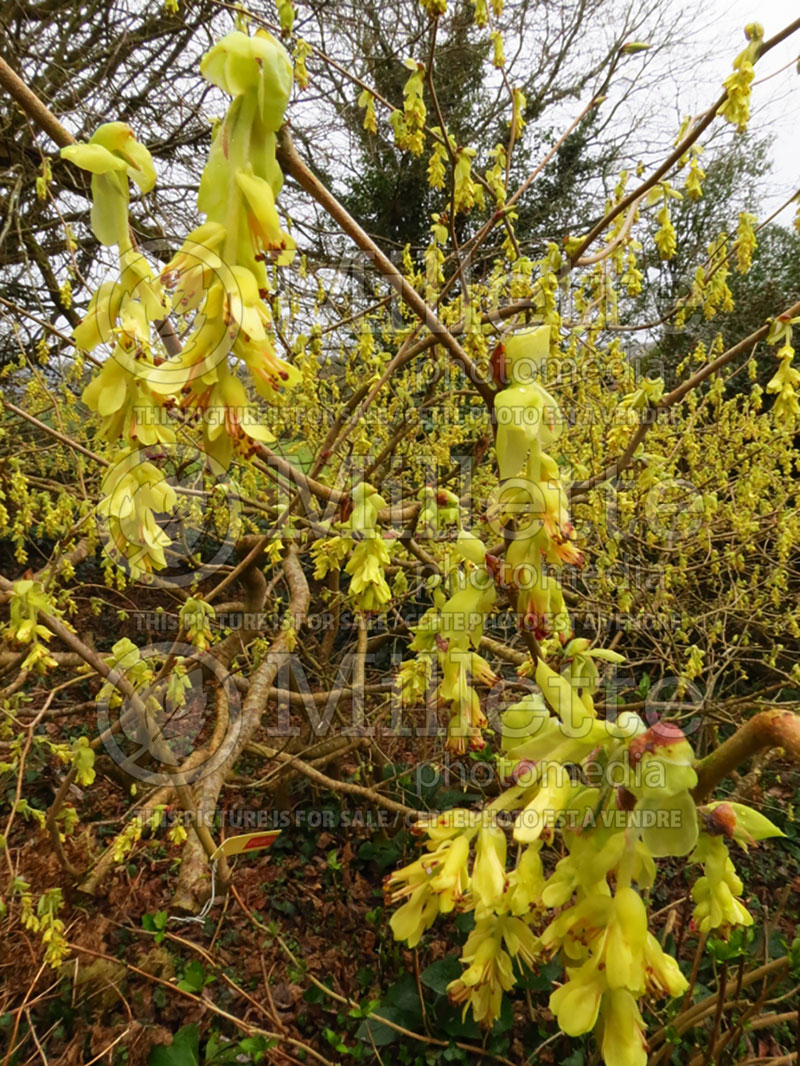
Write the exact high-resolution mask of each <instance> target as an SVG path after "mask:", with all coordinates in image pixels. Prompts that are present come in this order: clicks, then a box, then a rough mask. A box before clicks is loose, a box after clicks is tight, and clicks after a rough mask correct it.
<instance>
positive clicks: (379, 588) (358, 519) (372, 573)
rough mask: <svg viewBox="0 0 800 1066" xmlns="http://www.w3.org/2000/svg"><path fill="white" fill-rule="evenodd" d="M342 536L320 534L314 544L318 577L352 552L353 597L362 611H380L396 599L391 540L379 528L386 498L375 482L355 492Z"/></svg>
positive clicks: (349, 567) (362, 484) (349, 565)
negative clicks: (390, 577) (389, 573)
mask: <svg viewBox="0 0 800 1066" xmlns="http://www.w3.org/2000/svg"><path fill="white" fill-rule="evenodd" d="M348 507H350V508H352V510H350V514H349V516H348V518H347V519H346V520H345V521H343V522H342V523H341V527H342V530H343V535H342V536H334V537H328V538H325V537H320V538H318V539H317V540H315V541H314V543H313V545H312V546H311V556H312V558H313V559H314V563H315V570H314V576H315V577H316V578H321V577H325V575H326V574H327V573H328V572H329V571H331V570H336V569H338V568H339V567H340V566H341V564H342V562H343V561H344V560H345V559H346V558H347V556H348V555H349V556H350V558H349V559H348V561H347V564H346V566H345V568H344V569H345V572H346V573H347V574H349V575H350V587H349V594H350V599H351V600H352V601H353V604H354V605H355V606H356V608H357V609H358V610H359V611H380V610H382V609H383V608H384V607H385V606H386V604H387V603H388V602H389V600H390V599H391V598H392V593H391V590H390V589H389V586H388V584H387V583H386V576H385V574H384V571H385V569H386V567H387V566H388V565H389V563H390V561H391V549H390V542H389V541H387V540H385V539H384V537H383V534H382V532H381V530H380V529H379V527H378V513H379V512H380V511H381V510H383V509H384V508H385V507H386V501H385V500H384V498H383V497H382V496H381V495H380V494H379V493H378V490H377V489H375V488H373V486H372V485H369V484H367V482H365V481H362V482H360V483H359V484H358V485H356V486H355V488H354V489H353V491H352V493H351V499H350V501H349V502H348Z"/></svg>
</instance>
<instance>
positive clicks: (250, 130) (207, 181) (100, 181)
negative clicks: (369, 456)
mask: <svg viewBox="0 0 800 1066" xmlns="http://www.w3.org/2000/svg"><path fill="white" fill-rule="evenodd" d="M201 71H202V73H203V75H204V76H205V77H206V78H207V80H208V81H210V82H211V83H212V84H214V85H216V86H218V87H219V88H221V89H222V90H223V91H225V92H227V93H229V94H230V95H231V96H232V97H233V101H232V103H231V106H230V108H229V109H228V113H227V115H226V116H225V119H224V120H223V122H222V123H221V124H220V125H219V127H218V129H217V131H216V135H215V137H214V139H213V143H212V147H211V153H210V156H209V160H208V163H207V165H206V167H205V170H204V172H203V177H202V180H201V184H200V190H199V194H198V208H199V210H200V211H201V212H205V214H206V216H207V221H206V222H205V223H204V224H203V225H201V226H199V227H198V228H197V229H195V230H194V231H192V233H190V234H189V236H188V237H187V238H186V240H185V241H184V243H183V245H182V247H181V249H180V250H179V252H178V253H177V254H176V255H175V256H174V257H173V259H172V260H171V261H170V262H169V263H168V264H167V266H166V267H165V268H164V269H163V271H162V273H161V276H160V277H156V276H154V275H153V273H152V271H151V269H150V266H149V264H148V263H147V260H146V258H145V257H144V255H142V254H141V253H140V252H139V251H138V249H137V248H136V247H135V245H134V243H133V240H132V237H131V234H130V231H129V227H128V206H129V179H132V180H133V181H135V182H136V183H137V185H138V186H139V188H140V190H141V191H142V192H148V191H149V190H150V189H152V187H153V185H154V183H155V179H156V174H155V169H154V167H153V162H152V159H151V156H150V153H149V152H148V150H147V149H146V148H145V147H144V146H143V145H141V144H139V143H138V142H137V141H136V139H135V137H134V135H133V132H132V131H131V129H130V127H128V126H127V125H126V124H125V123H122V122H111V123H107V124H105V125H104V126H101V127H100V128H99V129H98V130H97V132H96V133H95V134H94V136H93V137H92V138H91V140H90V141H89V143H88V144H78V145H71V146H70V147H68V148H65V149H63V151H62V155H63V157H64V158H65V159H68V160H69V161H71V162H73V163H75V164H76V165H77V166H80V167H82V168H83V169H85V170H88V171H89V172H90V173H91V174H92V197H93V205H92V228H93V230H94V233H95V235H96V236H97V238H98V240H100V241H101V242H102V243H104V244H107V245H114V244H116V245H118V247H119V277H118V279H117V280H116V281H107V282H105V283H103V284H102V285H101V286H100V287H99V289H98V290H97V291H96V292H95V294H94V295H93V297H92V300H91V302H90V304H89V308H88V311H87V314H86V316H85V318H84V319H83V321H82V322H81V323H80V325H79V326H78V327H77V328H76V330H75V342H76V344H77V345H78V346H79V347H80V348H83V349H85V350H89V351H91V350H92V349H94V348H96V347H97V346H98V345H100V344H104V343H111V344H113V350H112V355H111V357H110V358H109V359H107V360H106V361H105V362H104V364H103V366H102V368H101V370H100V372H99V374H98V375H97V376H96V377H95V378H94V379H93V380H92V381H91V382H90V383H89V385H88V386H87V387H86V389H85V390H84V393H83V400H84V402H85V403H86V404H87V406H89V407H90V408H91V410H93V411H95V412H96V413H97V414H98V415H99V416H100V418H101V420H102V421H101V430H100V434H101V436H102V437H103V438H104V439H106V440H107V441H109V442H110V443H118V444H119V450H118V451H117V453H116V454H115V455H114V463H113V464H112V466H111V468H110V471H109V474H108V475H107V477H106V479H105V481H104V486H103V489H104V493H105V496H104V499H103V501H102V503H101V514H103V515H104V516H105V517H106V519H107V521H108V522H109V526H110V545H111V550H112V555H118V556H120V557H121V558H124V559H126V560H127V561H128V563H129V565H130V567H131V571H132V573H133V575H134V576H141V575H145V574H148V573H151V572H152V571H155V570H160V569H163V568H164V567H165V566H166V559H165V556H164V550H165V548H167V547H168V545H169V537H168V536H167V535H166V534H165V533H164V532H163V531H162V530H161V529H160V528H159V525H158V522H157V520H156V517H155V514H156V511H157V510H158V509H159V508H160V509H162V510H166V511H170V510H171V509H172V507H173V506H174V504H175V498H174V497H175V494H174V491H173V490H172V489H171V487H170V486H169V485H168V484H167V482H166V480H165V478H164V475H163V473H162V472H161V471H160V470H159V469H158V467H157V466H155V465H154V464H153V463H152V462H151V459H152V458H153V457H152V456H151V455H150V454H149V453H147V452H145V451H144V449H147V448H150V447H152V446H155V445H171V444H173V443H174V441H175V430H174V428H173V424H174V420H175V416H174V415H173V414H172V413H171V412H173V411H174V410H175V409H176V407H178V406H179V407H180V408H182V409H183V410H184V411H185V412H187V413H188V414H189V415H191V416H192V417H194V418H196V419H197V420H198V421H199V422H200V426H201V432H202V449H203V452H204V454H205V455H206V456H208V458H209V460H211V461H215V462H216V463H217V464H218V467H221V468H226V467H227V466H228V464H229V463H230V460H231V457H232V454H233V450H234V448H237V449H239V450H240V451H243V452H245V453H248V452H250V451H251V450H252V448H253V446H254V445H253V442H254V441H271V440H273V439H274V438H273V436H272V434H271V433H270V431H269V430H268V429H267V427H266V426H265V425H264V424H263V421H262V419H261V416H260V415H259V413H258V411H257V410H256V408H255V406H254V405H253V404H252V403H251V402H250V400H249V399H248V395H247V392H246V390H245V386H244V384H243V383H242V381H241V380H240V379H239V377H238V376H237V375H236V373H235V370H234V368H233V367H232V366H231V365H230V364H229V357H230V356H231V355H233V356H234V357H235V358H236V359H237V360H238V361H239V362H240V363H241V365H242V366H243V367H244V369H245V370H246V371H247V374H248V376H249V378H250V380H251V382H252V384H253V386H254V388H255V390H256V392H257V393H258V394H259V395H260V396H261V397H262V398H263V399H265V400H267V401H268V402H271V403H274V402H276V401H278V400H279V398H280V393H281V390H282V389H283V388H284V387H287V386H291V385H292V384H294V382H295V380H296V379H297V376H298V375H297V371H296V370H295V369H294V368H293V367H291V366H289V364H287V363H284V362H283V361H282V360H280V359H279V358H278V357H277V355H276V353H275V348H274V344H273V340H272V336H271V329H272V318H271V313H270V310H269V307H268V306H267V304H266V303H265V302H264V299H265V297H266V295H267V293H268V291H269V279H268V276H267V271H266V267H265V261H266V260H269V261H271V262H274V263H276V264H283V263H288V262H290V261H291V259H292V257H293V255H294V242H293V241H292V239H291V237H289V236H288V234H286V233H285V232H284V231H283V229H282V228H281V225H280V221H279V219H278V215H277V211H276V208H275V199H276V197H277V195H278V193H279V192H280V189H281V185H282V181H283V176H282V174H281V171H280V167H279V166H278V163H277V160H276V157H275V147H276V133H277V130H278V129H279V128H280V126H281V123H282V122H283V115H284V111H285V109H286V105H287V103H288V99H289V92H290V89H291V84H292V68H291V63H290V61H289V57H288V55H287V54H286V51H285V49H284V48H283V46H282V45H281V44H280V43H279V42H278V41H277V40H275V38H273V37H272V36H271V35H270V34H268V33H264V32H259V33H257V34H256V35H255V36H254V37H248V36H247V34H245V33H242V32H239V31H236V32H234V33H231V34H229V35H228V36H227V37H225V38H223V40H221V41H220V42H219V43H218V44H216V45H215V46H214V47H213V48H211V49H210V51H209V52H208V53H207V54H206V55H205V56H204V57H203V60H202V63H201ZM168 290H174V291H173V295H172V299H170V298H169V296H168ZM171 310H175V311H176V312H177V313H178V314H179V315H181V316H192V317H193V320H192V323H191V328H190V331H189V334H188V336H187V338H186V341H185V344H184V345H183V346H182V348H181V351H180V353H179V354H177V355H173V356H172V357H171V358H166V355H167V353H166V351H165V349H164V346H163V344H162V335H161V332H160V327H161V324H162V323H163V320H165V319H166V317H167V316H168V315H169V313H170V311H171ZM178 417H179V416H178ZM131 479H133V480H134V481H135V482H136V484H135V485H134V484H132V481H131ZM143 485H145V486H146V490H145V491H141V488H142V486H143ZM156 505H158V506H157V507H156ZM154 507H156V510H154ZM123 526H125V527H126V529H123ZM130 534H132V536H131V535H130ZM138 534H141V536H140V537H139V539H137V536H138Z"/></svg>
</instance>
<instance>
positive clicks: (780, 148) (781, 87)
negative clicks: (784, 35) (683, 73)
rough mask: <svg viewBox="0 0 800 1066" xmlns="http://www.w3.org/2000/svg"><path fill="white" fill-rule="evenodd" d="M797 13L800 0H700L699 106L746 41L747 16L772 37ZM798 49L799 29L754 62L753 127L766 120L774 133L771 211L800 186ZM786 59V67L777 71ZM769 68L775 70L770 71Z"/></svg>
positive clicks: (785, 219) (787, 217) (787, 216)
mask: <svg viewBox="0 0 800 1066" xmlns="http://www.w3.org/2000/svg"><path fill="white" fill-rule="evenodd" d="M704 12H705V13H706V20H705V22H704V21H703V16H704ZM798 15H800V4H799V3H798V0H759V2H756V0H705V2H704V3H702V4H698V23H699V24H698V26H697V31H696V32H697V43H698V46H699V48H701V50H702V51H704V52H705V51H706V49H707V48H708V50H709V53H708V54H709V56H710V58H709V62H708V74H709V84H708V85H707V86H703V85H701V84H698V85H697V86H696V88H695V94H696V107H697V110H701V109H702V108H703V106H704V103H705V106H708V104H707V101H708V98H709V97H708V90H709V89H712V90H713V87H714V84H715V83H720V82H722V81H723V79H724V78H725V77H727V75H728V73H729V72H730V70H731V62H732V59H733V57H734V56H735V55H736V54H738V52H739V50H740V49H741V48H742V47H743V46H744V43H745V40H744V33H743V31H744V27H745V26H746V25H747V23H748V22H760V23H761V24H762V26H763V27H764V35H765V37H771V36H773V34H775V33H777V32H778V31H779V30H782V29H783V28H784V26H787V25H788V24H789V23H790V22H792V21H793V20H794V19H796V18H797V17H798ZM799 54H800V33H795V34H793V35H792V37H790V38H789V39H788V40H787V41H784V42H783V43H782V44H780V45H778V46H777V47H776V48H773V49H772V51H771V52H769V54H768V55H766V56H765V57H764V58H763V59H762V60H761V61H760V62H759V63H757V64H756V77H755V82H754V85H753V108H752V115H753V128H754V129H755V128H757V127H758V128H760V129H763V128H764V123H765V122H766V123H767V124H768V128H769V130H770V132H772V133H773V134H774V135H775V138H776V139H775V143H774V144H773V145H772V149H771V153H772V158H773V168H774V169H773V180H774V190H770V192H769V194H768V199H767V203H766V204H765V207H767V208H768V209H769V210H770V211H772V210H775V209H776V208H777V207H778V206H779V205H780V204H781V203H782V202H783V201H784V200H785V199H787V198H788V196H790V195H791V193H792V192H794V191H795V190H797V189H798V188H800V75H798V73H797V69H796V61H797V58H798V55H799ZM787 64H790V66H789V67H788V69H786V70H783V71H782V73H779V74H777V73H775V72H777V71H779V70H781V68H783V67H786V66H787ZM772 74H775V76H774V77H768V76H769V75H772ZM765 78H767V79H768V80H764V79H765ZM792 214H793V211H792V210H791V209H787V210H786V211H785V212H783V214H782V215H781V217H780V221H781V222H784V223H788V222H789V221H790V220H791V217H792Z"/></svg>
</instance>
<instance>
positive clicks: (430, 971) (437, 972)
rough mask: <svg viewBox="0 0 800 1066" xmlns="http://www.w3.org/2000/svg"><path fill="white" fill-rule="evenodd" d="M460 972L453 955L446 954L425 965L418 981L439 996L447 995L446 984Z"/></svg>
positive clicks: (453, 979)
mask: <svg viewBox="0 0 800 1066" xmlns="http://www.w3.org/2000/svg"><path fill="white" fill-rule="evenodd" d="M460 973H461V964H460V963H459V961H458V959H457V958H456V956H455V955H448V956H447V957H446V958H444V959H438V960H437V961H436V962H432V963H431V965H430V966H427V967H426V968H425V969H424V970H423V971H422V973H421V974H420V975H419V979H420V981H421V982H422V983H423V984H424V985H425V986H426V988H432V989H433V991H434V992H438V993H439V995H440V996H446V995H447V986H448V985H449V984H450V982H451V981H455V979H456V978H457V977H458V976H459V974H460Z"/></svg>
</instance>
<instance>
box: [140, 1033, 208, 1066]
mask: <svg viewBox="0 0 800 1066" xmlns="http://www.w3.org/2000/svg"><path fill="white" fill-rule="evenodd" d="M147 1063H148V1066H200V1033H199V1031H198V1028H197V1026H196V1025H195V1024H194V1023H192V1024H191V1025H184V1027H183V1028H182V1029H179V1030H178V1031H177V1033H176V1034H175V1036H174V1037H173V1038H172V1043H171V1044H167V1045H166V1046H165V1045H160V1046H158V1047H154V1048H153V1050H152V1051H151V1052H150V1058H149V1059H148V1060H147Z"/></svg>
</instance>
